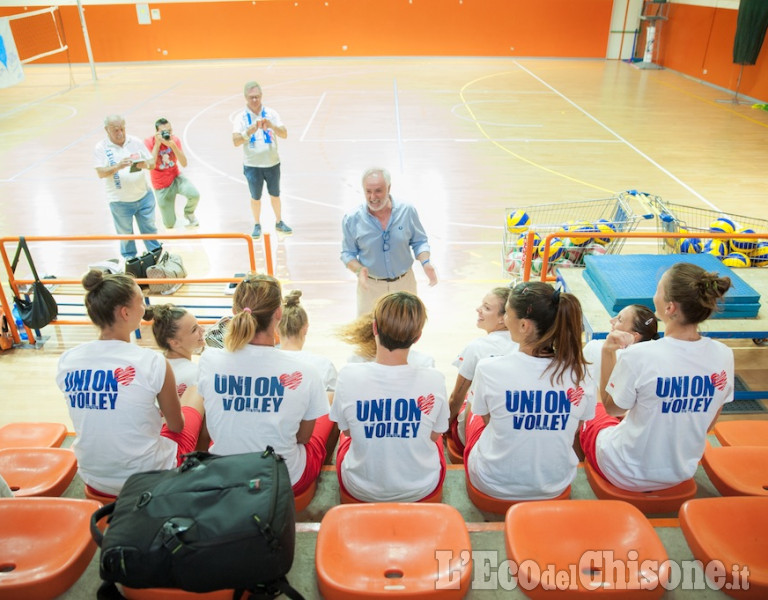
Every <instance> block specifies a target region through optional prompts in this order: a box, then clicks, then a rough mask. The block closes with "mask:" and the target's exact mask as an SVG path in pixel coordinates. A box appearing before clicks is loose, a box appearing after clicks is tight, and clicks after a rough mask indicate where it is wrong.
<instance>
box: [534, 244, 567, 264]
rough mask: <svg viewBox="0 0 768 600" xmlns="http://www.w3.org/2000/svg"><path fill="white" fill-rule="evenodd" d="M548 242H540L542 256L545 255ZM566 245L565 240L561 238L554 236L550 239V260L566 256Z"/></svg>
mask: <svg viewBox="0 0 768 600" xmlns="http://www.w3.org/2000/svg"><path fill="white" fill-rule="evenodd" d="M545 244H546V242H545V241H544V240H542V241H541V242H540V243H539V254H540V255H541V256H544V246H545ZM565 250H566V249H565V246H564V245H563V241H562V240H561V239H559V238H552V239H551V240H550V241H549V262H551V263H553V262H557V261H558V260H560V259H561V258H563V257H564V256H565Z"/></svg>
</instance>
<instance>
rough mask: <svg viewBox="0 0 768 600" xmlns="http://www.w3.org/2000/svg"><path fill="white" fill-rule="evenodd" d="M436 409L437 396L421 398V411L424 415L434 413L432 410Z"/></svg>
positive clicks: (430, 395) (431, 395)
mask: <svg viewBox="0 0 768 600" xmlns="http://www.w3.org/2000/svg"><path fill="white" fill-rule="evenodd" d="M434 407H435V395H434V394H429V395H428V396H427V397H426V398H425V397H424V396H419V410H420V411H421V412H423V413H424V414H427V415H428V414H429V413H431V412H432V409H433V408H434Z"/></svg>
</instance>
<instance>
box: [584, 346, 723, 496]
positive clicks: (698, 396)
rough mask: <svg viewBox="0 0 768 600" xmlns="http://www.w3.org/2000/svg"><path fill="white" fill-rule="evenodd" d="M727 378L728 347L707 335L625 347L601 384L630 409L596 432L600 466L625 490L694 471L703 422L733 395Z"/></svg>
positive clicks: (663, 484) (659, 485)
mask: <svg viewBox="0 0 768 600" xmlns="http://www.w3.org/2000/svg"><path fill="white" fill-rule="evenodd" d="M733 380H734V365H733V351H732V350H731V349H730V348H729V347H728V346H726V345H725V344H722V343H721V342H717V341H715V340H713V339H710V338H706V337H702V338H701V339H699V340H697V341H695V342H687V341H682V340H677V339H673V338H670V337H663V338H661V339H660V340H655V341H651V342H644V343H642V344H637V345H633V346H630V347H629V348H627V349H626V350H624V352H622V353H621V355H620V356H619V357H618V359H617V361H616V366H615V367H614V369H613V373H611V378H610V379H609V380H608V386H607V387H606V390H607V391H608V393H609V394H611V397H612V398H613V401H614V403H615V404H616V406H618V407H620V408H623V409H627V410H629V412H628V413H627V415H626V416H625V417H624V419H623V420H622V421H621V423H619V424H618V425H616V426H615V427H608V428H606V429H603V430H602V431H601V432H600V433H599V434H598V436H597V441H596V449H597V463H598V465H599V466H600V470H601V471H602V472H603V473H604V474H605V476H606V477H607V478H608V480H609V481H610V482H611V483H613V484H614V485H616V486H618V487H621V488H623V489H626V490H631V491H633V490H637V491H651V490H658V489H664V488H668V487H671V486H673V485H677V484H678V483H680V482H682V481H685V480H686V479H690V478H691V477H693V475H694V473H695V472H696V466H697V464H698V462H699V460H700V459H701V456H702V454H703V453H704V445H705V442H706V437H707V429H708V428H709V425H710V423H711V422H712V420H713V419H714V418H715V415H716V414H717V411H718V410H719V409H720V407H721V406H722V405H723V404H725V403H726V402H730V401H731V400H733Z"/></svg>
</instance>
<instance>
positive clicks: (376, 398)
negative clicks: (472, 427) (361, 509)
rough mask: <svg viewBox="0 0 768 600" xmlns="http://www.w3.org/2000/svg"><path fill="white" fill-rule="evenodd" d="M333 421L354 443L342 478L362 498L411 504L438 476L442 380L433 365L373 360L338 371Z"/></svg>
mask: <svg viewBox="0 0 768 600" xmlns="http://www.w3.org/2000/svg"><path fill="white" fill-rule="evenodd" d="M331 420H332V421H336V422H337V423H338V424H339V429H340V430H341V431H347V430H348V431H349V434H350V437H351V438H352V442H351V444H350V447H349V451H348V452H347V455H346V456H345V457H344V462H343V463H342V465H341V479H342V481H343V482H344V486H345V487H346V488H347V490H349V493H351V494H352V495H353V496H354V497H355V498H358V499H359V500H363V501H366V502H414V501H416V500H420V499H421V498H423V497H425V496H427V495H428V494H430V493H431V492H433V491H434V489H435V488H436V487H437V484H438V481H439V480H440V455H439V453H438V448H437V445H436V444H435V442H433V441H432V440H431V434H432V432H433V431H436V432H439V433H442V432H444V431H446V430H447V429H448V401H447V399H446V393H445V378H444V377H443V375H442V373H440V372H439V371H437V370H436V369H431V368H426V367H413V366H411V365H400V366H387V365H381V364H378V363H374V362H367V363H360V364H351V365H347V366H345V367H344V368H342V369H341V371H340V372H339V380H338V382H337V385H336V395H335V396H334V399H333V404H332V405H331Z"/></svg>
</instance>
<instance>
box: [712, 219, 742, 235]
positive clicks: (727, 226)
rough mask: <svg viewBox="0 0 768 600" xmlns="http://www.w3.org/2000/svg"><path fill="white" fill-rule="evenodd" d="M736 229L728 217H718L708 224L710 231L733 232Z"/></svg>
mask: <svg viewBox="0 0 768 600" xmlns="http://www.w3.org/2000/svg"><path fill="white" fill-rule="evenodd" d="M736 229H737V226H736V223H735V222H734V221H733V220H732V219H729V218H728V217H718V218H717V219H715V220H714V221H712V222H711V223H710V224H709V230H710V231H711V232H712V233H733V232H734V231H736Z"/></svg>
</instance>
